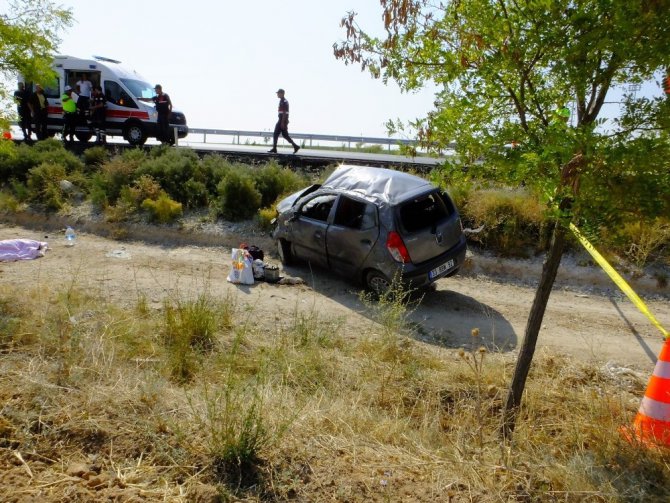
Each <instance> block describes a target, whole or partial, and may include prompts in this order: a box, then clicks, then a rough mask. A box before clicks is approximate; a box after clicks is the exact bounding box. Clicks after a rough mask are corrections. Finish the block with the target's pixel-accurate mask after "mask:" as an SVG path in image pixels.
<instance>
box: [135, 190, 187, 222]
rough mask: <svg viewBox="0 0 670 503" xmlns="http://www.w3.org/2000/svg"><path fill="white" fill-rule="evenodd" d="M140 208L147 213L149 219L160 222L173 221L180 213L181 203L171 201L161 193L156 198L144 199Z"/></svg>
mask: <svg viewBox="0 0 670 503" xmlns="http://www.w3.org/2000/svg"><path fill="white" fill-rule="evenodd" d="M142 209H143V210H145V211H146V212H147V213H148V214H149V220H151V221H153V222H158V223H161V224H167V223H170V222H174V221H175V220H176V219H177V218H179V217H181V215H182V206H181V203H178V202H177V201H173V200H172V199H170V197H169V196H168V195H167V194H165V193H163V194H161V195H160V196H159V197H158V199H157V200H155V201H154V200H152V199H145V200H144V202H143V203H142Z"/></svg>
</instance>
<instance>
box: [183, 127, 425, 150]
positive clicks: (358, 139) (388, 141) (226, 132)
mask: <svg viewBox="0 0 670 503" xmlns="http://www.w3.org/2000/svg"><path fill="white" fill-rule="evenodd" d="M188 134H189V135H191V134H201V135H203V143H207V135H210V136H232V137H234V138H236V139H237V144H240V138H244V137H259V138H263V139H265V140H270V139H271V138H272V131H241V130H237V129H201V128H189V129H188ZM291 138H293V139H295V140H305V141H309V146H310V147H311V146H312V142H313V141H330V142H340V143H346V144H347V146H348V147H349V148H350V147H351V144H352V143H354V144H356V143H367V144H371V145H388V148H389V150H390V149H391V147H392V146H397V145H417V144H418V142H417V141H416V140H405V139H401V138H377V137H370V136H346V135H329V134H310V133H291ZM234 143H235V142H234Z"/></svg>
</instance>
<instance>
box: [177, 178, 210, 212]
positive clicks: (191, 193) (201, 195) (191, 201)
mask: <svg viewBox="0 0 670 503" xmlns="http://www.w3.org/2000/svg"><path fill="white" fill-rule="evenodd" d="M182 200H183V201H184V205H185V206H186V207H187V208H200V207H203V206H207V203H208V202H209V192H208V191H207V185H205V184H204V183H203V182H198V181H196V180H194V179H193V178H191V179H189V180H188V181H187V182H186V183H185V184H184V187H183V199H182Z"/></svg>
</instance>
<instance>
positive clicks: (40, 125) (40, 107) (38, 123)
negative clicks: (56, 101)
mask: <svg viewBox="0 0 670 503" xmlns="http://www.w3.org/2000/svg"><path fill="white" fill-rule="evenodd" d="M28 107H29V108H30V115H31V116H32V119H33V123H34V124H35V129H34V131H35V134H36V135H37V139H38V140H45V139H46V138H48V137H49V133H48V130H47V121H48V119H49V101H48V100H47V97H46V95H45V94H44V88H43V87H42V86H41V85H40V84H35V92H34V93H33V94H31V95H30V99H29V100H28Z"/></svg>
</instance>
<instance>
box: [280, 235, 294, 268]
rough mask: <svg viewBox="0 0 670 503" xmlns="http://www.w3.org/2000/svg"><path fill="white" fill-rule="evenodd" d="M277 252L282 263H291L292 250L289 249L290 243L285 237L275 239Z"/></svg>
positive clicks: (292, 259) (292, 258)
mask: <svg viewBox="0 0 670 503" xmlns="http://www.w3.org/2000/svg"><path fill="white" fill-rule="evenodd" d="M277 254H278V255H279V260H280V261H281V263H282V264H283V265H292V264H293V262H294V260H295V259H294V257H293V252H292V251H291V243H289V242H288V241H286V240H285V239H278V240H277Z"/></svg>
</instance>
